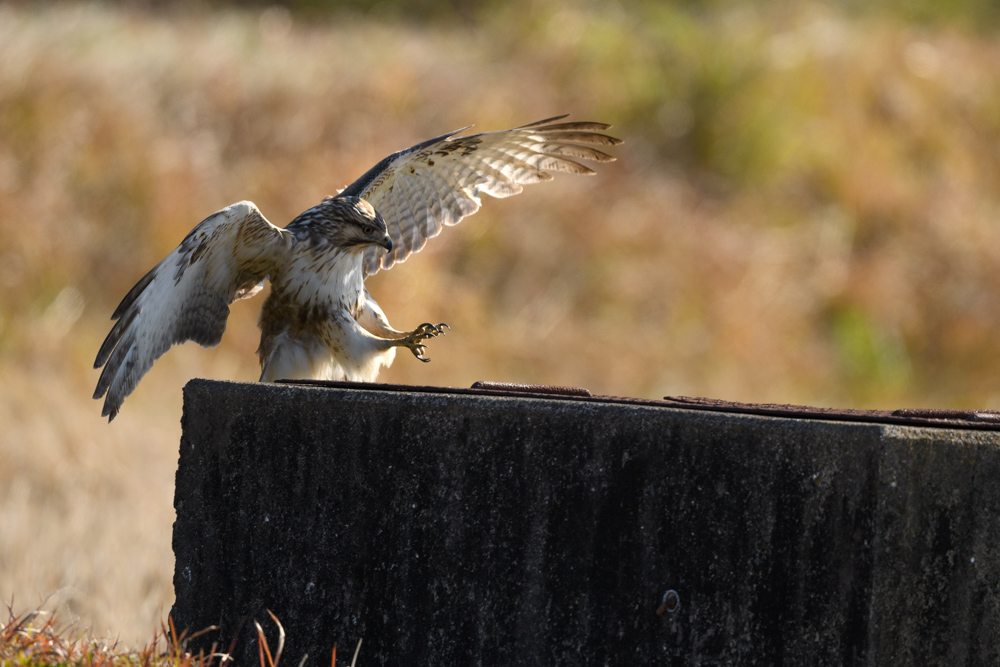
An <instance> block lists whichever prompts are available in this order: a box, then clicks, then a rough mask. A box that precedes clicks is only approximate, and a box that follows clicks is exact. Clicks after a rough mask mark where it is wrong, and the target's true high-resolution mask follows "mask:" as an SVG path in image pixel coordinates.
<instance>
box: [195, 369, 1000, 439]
mask: <svg viewBox="0 0 1000 667" xmlns="http://www.w3.org/2000/svg"><path fill="white" fill-rule="evenodd" d="M188 384H189V385H195V386H197V385H201V384H204V385H205V386H206V387H209V386H212V385H245V386H248V387H253V386H254V385H257V384H258V383H256V382H254V383H245V382H232V381H226V380H207V379H202V378H196V379H193V380H191V381H190V382H189V383H188ZM275 385H276V386H284V387H301V388H309V389H330V390H341V391H343V390H348V391H365V392H373V391H374V392H387V393H400V394H413V393H419V394H438V395H445V396H468V397H476V396H479V397H483V398H523V399H530V400H549V401H574V402H584V403H598V404H608V405H624V406H635V407H654V408H664V409H673V410H678V409H679V410H697V411H706V412H715V413H726V414H743V415H754V416H762V417H775V418H784V419H802V420H811V421H837V422H848V423H858V424H873V425H875V424H881V425H892V426H916V427H922V428H934V429H960V430H977V431H1000V412H996V411H987V410H938V409H900V410H893V411H890V410H856V409H840V408H818V407H811V406H801V405H783V404H764V403H738V402H732V401H722V400H718V399H709V398H692V397H686V396H666V397H664V398H663V399H662V400H656V399H647V398H631V397H622V396H599V395H591V394H590V392H589V391H587V390H586V389H581V388H578V387H551V386H547V385H512V384H501V383H485V382H484V383H479V382H477V383H476V384H475V385H473V386H472V387H470V388H458V387H434V386H422V385H401V384H385V383H370V382H336V381H325V380H294V381H292V380H279V381H278V382H277V383H275Z"/></svg>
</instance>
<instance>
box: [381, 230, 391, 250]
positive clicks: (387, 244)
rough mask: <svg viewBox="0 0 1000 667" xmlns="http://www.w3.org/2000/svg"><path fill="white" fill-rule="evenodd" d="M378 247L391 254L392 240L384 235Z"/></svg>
mask: <svg viewBox="0 0 1000 667" xmlns="http://www.w3.org/2000/svg"><path fill="white" fill-rule="evenodd" d="M379 245H380V246H382V247H383V248H385V249H386V250H388V251H389V252H392V239H391V238H389V235H388V234H386V235H385V238H383V239H382V241H381V242H380V243H379Z"/></svg>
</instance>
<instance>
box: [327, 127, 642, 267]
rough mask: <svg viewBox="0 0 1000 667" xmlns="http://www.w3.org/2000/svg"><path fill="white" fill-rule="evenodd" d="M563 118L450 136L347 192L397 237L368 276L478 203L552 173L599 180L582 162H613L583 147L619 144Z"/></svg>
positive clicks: (396, 157) (382, 165) (403, 156)
mask: <svg viewBox="0 0 1000 667" xmlns="http://www.w3.org/2000/svg"><path fill="white" fill-rule="evenodd" d="M565 117H566V116H557V117H555V118H548V119H546V120H541V121H538V122H537V123H531V124H530V125H524V126H522V127H516V128H514V129H511V130H502V131H500V132H484V133H482V134H470V135H468V136H463V137H457V136H455V135H457V134H458V133H459V132H462V130H457V131H455V132H449V133H448V134H443V135H441V136H440V137H435V138H434V139H429V140H427V141H424V142H422V143H419V144H417V145H416V146H413V147H411V148H408V149H406V150H404V151H399V152H398V153H393V154H392V155H390V156H389V157H387V158H385V159H384V160H382V161H381V162H379V163H378V164H377V165H375V166H374V167H372V168H371V169H370V170H369V171H368V172H367V173H366V174H365V175H364V176H362V177H361V178H359V179H358V180H357V181H355V182H354V183H352V184H351V185H349V186H347V187H346V188H344V190H342V191H341V192H340V193H339V195H338V196H348V195H350V196H356V197H362V198H363V199H366V200H368V202H370V203H371V205H372V206H374V207H375V210H376V211H378V212H379V213H381V214H382V218H383V219H384V220H385V222H386V226H387V227H388V228H389V236H391V237H392V245H393V248H392V251H391V252H389V253H387V254H385V253H380V252H379V251H378V249H376V248H371V249H369V250H368V251H366V254H365V275H366V276H368V275H372V274H374V273H376V272H377V271H378V270H379V269H380V268H381V269H388V268H390V267H392V265H393V264H395V263H396V262H402V261H404V260H405V259H406V258H407V257H409V256H410V255H411V254H413V253H415V252H417V251H419V250H420V249H421V248H423V247H424V244H425V243H426V242H427V239H429V238H431V237H434V236H437V235H438V234H439V233H441V227H442V226H443V225H455V224H458V222H459V221H461V220H462V218H464V217H466V216H468V215H472V214H473V213H475V212H476V211H478V210H479V206H480V204H481V202H480V195H483V194H488V195H491V196H493V197H509V196H511V195H516V194H518V193H519V192H521V189H522V186H523V185H526V184H528V183H539V182H541V181H547V180H550V179H551V178H552V173H551V172H554V171H566V172H570V173H574V174H593V173H594V171H593V170H592V169H590V168H589V167H587V166H584V165H583V164H580V162H578V161H577V160H593V161H596V162H611V161H613V160H614V159H615V158H613V157H612V156H610V155H608V154H607V153H604V152H602V151H599V150H597V149H596V148H592V147H591V146H588V145H585V144H597V145H604V146H615V145H617V144H620V143H622V142H621V140H620V139H615V138H614V137H609V136H607V135H605V134H600V131H602V130H606V129H608V128H609V127H611V126H610V125H606V124H605V123H589V122H578V123H572V122H565V123H559V122H556V121H559V120H562V119H563V118H565ZM463 129H468V128H463Z"/></svg>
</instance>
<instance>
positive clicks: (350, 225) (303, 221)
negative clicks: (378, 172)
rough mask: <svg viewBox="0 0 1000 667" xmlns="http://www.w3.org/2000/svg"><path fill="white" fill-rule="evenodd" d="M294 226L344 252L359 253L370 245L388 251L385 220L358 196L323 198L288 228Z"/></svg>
mask: <svg viewBox="0 0 1000 667" xmlns="http://www.w3.org/2000/svg"><path fill="white" fill-rule="evenodd" d="M296 227H297V228H300V229H304V230H306V231H307V233H308V234H309V236H310V237H311V238H312V240H314V241H319V240H320V239H322V241H326V242H328V243H331V244H333V245H336V246H339V247H341V248H345V249H350V250H357V251H361V250H364V249H365V248H367V247H368V246H373V245H374V246H380V247H382V248H385V249H386V250H392V239H391V238H390V237H389V230H388V229H387V228H386V226H385V220H383V219H382V216H381V215H379V213H378V211H376V210H375V208H374V207H373V206H372V205H371V204H369V203H368V202H366V201H365V200H364V199H362V198H360V197H327V198H326V199H324V200H323V202H322V203H320V204H319V205H318V206H315V207H313V208H312V209H310V210H309V211H306V212H305V213H303V214H302V215H300V216H299V218H297V219H296V220H294V221H293V222H292V224H290V225H289V226H288V228H289V229H294V228H296Z"/></svg>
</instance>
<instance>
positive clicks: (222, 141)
mask: <svg viewBox="0 0 1000 667" xmlns="http://www.w3.org/2000/svg"><path fill="white" fill-rule="evenodd" d="M643 7H644V8H643V9H641V10H637V12H636V13H634V14H630V13H627V12H625V11H624V10H622V9H620V8H614V7H612V6H608V7H606V8H602V7H600V6H597V5H594V6H592V7H591V8H590V9H588V10H586V11H584V10H581V9H578V8H577V7H576V5H575V4H572V3H569V2H566V3H559V2H555V3H537V4H534V3H531V2H529V1H528V0H525V1H524V2H515V3H512V4H504V5H503V6H502V7H501V6H499V5H498V7H497V8H495V9H492V10H483V12H484V13H483V15H482V16H480V19H479V20H478V21H475V22H472V23H470V24H465V25H462V26H459V27H451V28H441V27H435V26H434V25H423V26H420V27H408V26H405V25H400V24H379V23H376V22H371V21H367V20H365V19H364V18H363V17H360V16H354V17H353V18H352V20H351V22H350V23H349V22H348V21H347V17H334V18H333V19H331V20H329V21H317V20H312V21H310V22H306V21H293V20H290V18H289V17H288V16H286V15H284V14H282V13H281V12H280V11H274V10H265V11H259V10H255V11H215V12H201V13H196V14H191V15H183V14H178V13H169V12H168V13H158V14H147V13H140V12H132V11H127V10H120V9H119V10H113V9H109V8H106V7H102V6H100V5H90V4H83V5H53V6H46V7H45V8H43V9H39V8H34V9H33V8H31V6H27V5H26V6H24V7H15V6H9V5H3V4H0V289H2V294H3V296H2V297H0V377H2V379H3V382H2V384H0V427H2V435H0V597H3V598H6V599H9V598H10V596H11V595H13V596H14V599H15V606H16V607H18V608H22V609H23V608H29V607H31V606H33V605H34V604H35V603H36V601H37V600H39V599H40V598H41V597H42V596H46V595H48V594H49V593H52V592H54V591H61V595H60V597H62V598H63V599H65V600H66V604H65V607H64V610H63V612H62V613H63V615H64V618H65V615H66V614H69V615H71V616H72V615H74V614H75V615H77V616H78V617H79V619H80V623H81V626H82V627H89V628H90V629H91V630H92V631H93V632H94V633H95V634H98V635H101V636H121V637H122V638H123V640H125V641H126V642H132V643H137V644H144V643H145V641H146V639H147V638H148V636H149V635H150V634H151V633H152V631H153V629H154V628H155V627H157V624H158V621H159V619H160V618H162V616H163V615H164V614H165V613H166V611H167V610H168V609H169V605H170V604H171V598H172V587H171V576H172V563H173V559H172V554H171V551H170V529H171V522H172V520H173V514H172V487H173V472H174V466H175V461H176V445H177V441H178V438H179V435H180V433H179V431H180V427H179V419H180V412H181V402H180V390H181V387H182V386H183V384H184V382H185V381H186V380H188V379H190V378H192V377H196V376H201V377H216V378H227V379H241V380H253V379H255V378H256V375H257V368H256V360H255V356H254V350H255V348H256V344H257V339H256V335H257V332H256V328H255V326H254V321H255V318H256V313H257V309H258V308H259V297H258V300H257V302H244V303H240V304H237V305H236V307H235V309H234V315H233V317H232V318H231V320H230V328H229V331H228V332H227V334H226V338H225V340H224V341H223V343H222V345H221V346H220V347H219V348H218V349H217V350H211V351H206V350H202V349H200V348H197V347H196V346H191V345H186V346H183V347H180V348H175V349H174V350H172V351H171V353H170V354H168V355H166V356H165V357H164V358H163V359H161V360H160V361H159V362H158V363H157V365H156V366H155V367H154V369H153V371H152V372H151V373H150V374H149V375H148V376H147V377H146V378H145V380H144V381H143V383H142V384H141V385H140V387H139V389H138V391H137V392H136V393H135V394H134V395H133V396H132V397H131V398H129V399H128V400H127V401H126V402H125V405H124V409H123V411H122V413H121V415H120V416H119V417H118V419H117V420H116V421H115V423H114V424H113V425H112V426H110V427H109V426H108V425H107V424H106V423H105V422H104V421H103V420H101V419H100V417H99V415H100V405H99V404H98V403H96V402H94V401H92V400H91V399H90V395H91V393H92V390H93V385H94V383H95V382H96V373H95V372H94V371H93V370H92V369H91V368H90V366H91V363H92V360H93V356H94V353H95V351H96V349H97V347H98V345H99V343H100V341H101V339H102V338H103V336H104V334H105V333H106V332H107V329H108V327H109V322H108V319H107V318H108V316H109V315H110V313H111V311H112V310H113V308H114V306H115V305H116V303H117V301H118V300H119V299H120V298H121V296H122V295H123V294H124V293H125V291H126V290H127V289H128V288H129V287H130V286H131V285H132V283H134V282H135V281H136V280H137V279H138V278H139V277H140V276H141V275H142V274H143V273H144V272H145V271H146V270H147V269H148V268H149V267H151V266H152V265H153V264H154V263H155V262H156V261H158V260H159V259H160V258H161V257H162V256H163V255H165V254H166V253H167V252H168V251H169V250H170V249H171V248H173V247H174V246H175V245H176V244H177V243H178V242H179V241H180V239H181V238H182V237H183V236H184V234H185V233H186V232H187V231H188V230H189V229H190V228H191V227H192V226H193V225H194V224H195V223H197V222H198V221H199V220H201V219H202V218H203V217H205V216H206V215H208V214H209V213H211V212H213V211H215V210H217V209H219V208H221V207H223V206H225V205H228V204H230V203H232V202H234V201H237V200H240V199H244V198H249V199H253V200H254V201H255V202H256V203H257V204H258V205H259V206H260V208H261V210H262V211H263V212H264V213H265V215H267V216H268V217H269V218H270V219H271V220H272V221H273V222H275V223H276V224H284V223H286V222H287V221H288V220H290V219H291V218H292V216H294V215H295V214H297V213H298V212H300V211H301V210H303V209H304V208H306V207H308V206H310V205H312V204H313V203H315V202H316V201H317V200H318V199H319V198H320V197H322V196H323V195H325V194H329V193H332V192H333V191H334V190H335V189H336V188H338V187H340V186H342V185H344V184H346V183H348V182H350V181H351V180H353V179H354V178H355V177H356V176H357V175H359V174H361V173H362V172H363V171H364V170H365V169H367V168H368V167H369V166H371V165H372V164H374V162H375V161H377V160H378V159H380V158H382V157H383V156H384V155H385V154H387V153H389V152H390V151H393V150H396V149H399V148H402V147H405V146H408V145H410V144H411V143H413V142H415V141H417V140H421V139H424V138H427V137H429V136H433V135H435V134H438V133H441V132H443V131H446V130H449V129H454V128H456V127H460V126H463V125H466V124H468V123H470V122H475V123H477V129H483V130H486V129H501V128H504V127H509V126H511V125H512V124H517V123H522V122H530V121H533V120H537V119H540V118H543V117H546V116H549V115H554V114H557V113H562V112H566V111H570V112H573V114H574V116H573V117H574V118H575V119H578V120H601V121H608V122H611V123H614V124H615V128H614V130H613V133H614V134H616V135H617V136H620V137H622V138H624V139H626V141H627V143H626V144H625V145H624V146H622V147H620V148H619V149H617V150H616V151H615V152H616V155H617V156H618V157H619V161H618V162H616V163H614V164H611V165H605V166H602V167H601V168H599V174H598V176H596V177H594V178H590V179H585V178H575V177H571V176H565V177H562V178H558V179H557V180H556V181H555V182H553V183H551V184H546V185H544V186H537V187H532V188H529V189H528V190H527V191H526V192H525V194H523V195H521V196H520V197H517V198H514V199H510V200H506V201H488V202H486V205H485V206H484V209H483V211H482V212H480V213H479V214H478V215H477V216H476V217H474V218H472V219H471V220H469V221H467V222H465V223H463V224H462V225H461V226H460V227H459V228H457V229H454V230H448V232H447V233H445V234H444V235H443V236H442V237H441V238H440V239H438V240H436V241H434V242H432V243H431V244H430V245H429V246H428V248H427V249H426V250H425V251H424V252H422V253H421V254H419V255H417V256H416V257H414V258H413V259H411V260H410V261H409V262H407V263H406V264H404V265H402V266H400V267H398V268H395V269H393V270H392V271H391V272H388V273H385V274H380V275H378V276H376V277H375V278H374V279H373V280H372V281H370V285H369V287H370V290H371V291H372V293H373V294H374V295H375V297H376V298H377V299H378V300H379V302H380V303H381V304H382V306H383V308H384V309H385V311H386V313H388V315H389V317H390V320H391V321H392V322H393V323H394V324H395V325H396V326H398V327H409V326H414V325H416V324H418V323H420V322H424V321H428V320H430V321H435V322H437V321H445V322H448V323H449V324H450V325H451V326H452V332H451V334H449V336H447V337H446V338H444V339H438V340H435V341H433V342H432V344H431V346H430V350H429V353H430V356H431V357H432V358H433V362H432V363H430V364H426V365H425V364H421V363H418V362H416V361H415V360H413V359H411V358H406V357H405V355H401V356H400V358H399V359H398V360H397V362H396V364H395V365H394V366H393V367H392V368H391V369H390V370H389V371H388V372H386V373H384V374H383V376H382V378H381V379H382V380H385V381H389V382H403V383H415V384H433V385H453V386H468V385H470V384H471V383H472V382H473V381H475V380H480V379H489V380H506V381H517V382H545V383H553V384H570V385H582V386H586V387H588V388H590V389H591V390H593V391H595V392H599V393H610V394H624V395H633V396H647V397H658V396H663V395H666V394H685V395H705V396H713V397H718V398H725V399H732V400H746V401H774V402H782V401H789V402H798V403H813V404H822V405H835V406H842V407H896V406H904V405H905V406H911V407H918V406H937V407H959V406H962V407H978V408H996V407H1000V393H998V381H997V377H998V373H1000V364H998V362H997V361H996V360H997V359H1000V354H998V353H1000V349H998V347H1000V343H998V339H997V336H996V335H995V333H996V332H997V331H998V330H1000V307H998V300H997V294H998V292H1000V225H998V224H997V218H998V215H1000V194H998V193H1000V190H998V188H997V187H996V183H998V182H1000V160H998V157H1000V154H998V148H997V147H998V146H1000V87H998V79H997V77H996V71H997V64H998V62H1000V45H998V44H997V43H996V42H995V41H994V40H992V39H988V38H981V37H974V36H969V35H965V34H962V33H960V32H957V31H956V30H953V29H947V28H936V29H933V28H926V27H925V28H920V29H918V28H914V27H911V26H908V25H905V24H899V23H894V22H892V21H890V20H888V19H882V20H875V19H871V18H869V19H863V20H862V19H851V18H849V17H847V16H844V15H840V14H836V13H831V12H830V11H828V10H823V9H820V8H817V7H814V6H810V5H797V4H789V5H784V6H783V7H784V8H783V9H780V10H778V9H775V10H772V11H770V12H764V11H763V10H760V9H758V10H753V9H749V8H745V7H744V8H738V9H724V8H722V9H717V10H712V11H708V10H705V11H701V12H699V13H694V12H689V11H685V10H681V9H676V8H670V7H669V6H667V5H665V4H663V3H650V4H649V5H645V6H643Z"/></svg>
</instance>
